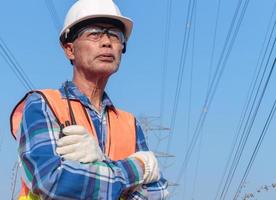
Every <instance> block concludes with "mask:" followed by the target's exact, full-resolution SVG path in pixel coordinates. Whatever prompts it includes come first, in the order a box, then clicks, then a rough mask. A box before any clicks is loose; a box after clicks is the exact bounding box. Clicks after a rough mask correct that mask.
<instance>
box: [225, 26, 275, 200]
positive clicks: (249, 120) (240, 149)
mask: <svg viewBox="0 0 276 200" xmlns="http://www.w3.org/2000/svg"><path fill="white" fill-rule="evenodd" d="M274 27H275V23H274V26H273V30H272V31H274ZM272 33H273V32H272ZM272 33H271V34H272ZM271 36H272V35H271ZM271 36H270V39H269V42H268V46H269V44H270V40H271ZM275 42H276V38H275V39H274V42H273V45H272V47H271V49H270V52H269V55H268V59H267V62H266V64H265V68H264V71H263V73H262V76H261V79H260V81H259V84H258V88H257V90H256V94H255V96H254V98H253V103H252V105H251V108H250V110H249V114H248V117H247V120H246V121H245V125H244V128H243V131H242V134H241V139H240V141H239V144H238V147H237V150H236V153H235V156H234V159H233V161H232V164H231V167H230V170H229V173H228V176H227V178H226V181H225V184H224V187H223V191H222V193H221V198H223V199H224V198H225V196H226V194H227V192H228V189H229V187H230V184H231V182H232V180H233V177H234V174H235V172H236V169H237V166H238V163H239V161H240V158H241V155H242V153H243V150H244V147H245V144H246V142H247V139H248V137H249V134H250V132H251V129H252V126H253V123H254V121H255V118H256V115H257V112H258V110H259V106H260V104H261V102H262V99H263V95H264V92H265V90H266V84H267V82H268V81H269V78H270V73H271V70H272V69H273V68H271V70H270V72H269V76H268V78H267V79H266V83H265V85H264V87H263V89H262V90H261V86H262V83H263V80H264V78H265V74H266V72H267V69H268V64H269V60H270V57H271V55H272V52H273V49H274V46H275ZM268 46H267V47H268ZM265 55H266V53H265ZM265 55H264V56H265ZM262 63H263V62H262ZM259 72H260V71H259ZM258 77H259V73H258V76H257V78H258ZM256 84H257V79H256V80H255V83H254V87H253V89H252V94H253V91H254V89H255V86H256ZM260 91H261V92H260ZM258 96H259V99H258ZM250 99H251V98H250ZM257 99H258V101H257ZM256 102H257V103H256ZM240 130H241V129H240Z"/></svg>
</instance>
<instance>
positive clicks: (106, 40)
mask: <svg viewBox="0 0 276 200" xmlns="http://www.w3.org/2000/svg"><path fill="white" fill-rule="evenodd" d="M101 43H102V46H103V47H111V45H112V43H111V40H110V37H109V36H108V34H107V33H104V34H103V35H102V38H101Z"/></svg>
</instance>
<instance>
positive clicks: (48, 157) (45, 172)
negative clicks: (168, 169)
mask: <svg viewBox="0 0 276 200" xmlns="http://www.w3.org/2000/svg"><path fill="white" fill-rule="evenodd" d="M59 132H60V127H59V125H58V123H57V121H56V118H55V117H54V115H53V113H52V111H51V110H50V108H49V106H48V105H47V104H46V103H45V100H44V99H43V98H42V97H41V95H39V94H38V93H33V94H31V95H29V96H28V98H27V99H26V101H25V108H24V111H23V117H22V121H21V125H20V134H19V136H18V138H17V140H18V142H19V156H20V159H21V163H22V167H23V172H24V174H25V175H24V177H25V178H24V181H25V182H26V183H27V185H28V187H29V188H30V190H31V191H32V192H33V193H35V194H37V195H39V196H40V197H41V198H42V199H66V200H71V199H72V200H73V199H111V200H113V199H114V200H115V199H119V197H120V195H121V193H122V192H123V191H125V190H128V189H129V188H133V187H137V186H139V185H140V184H141V183H142V181H143V171H142V167H141V166H140V164H139V161H137V160H136V159H135V158H133V159H132V158H130V159H125V160H120V161H110V160H108V161H103V162H94V163H92V164H91V163H90V164H81V163H79V162H75V161H69V160H63V159H61V157H60V156H59V155H58V154H57V153H56V150H55V149H56V141H57V139H58V137H59Z"/></svg>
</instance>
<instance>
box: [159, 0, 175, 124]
mask: <svg viewBox="0 0 276 200" xmlns="http://www.w3.org/2000/svg"><path fill="white" fill-rule="evenodd" d="M171 10H172V1H171V0H168V1H167V11H166V13H167V15H166V23H165V39H164V52H163V66H162V80H161V94H160V99H161V100H160V126H162V125H163V117H164V103H165V94H166V93H165V91H166V90H165V86H166V77H167V69H168V54H169V42H170V29H171V15H172V14H171Z"/></svg>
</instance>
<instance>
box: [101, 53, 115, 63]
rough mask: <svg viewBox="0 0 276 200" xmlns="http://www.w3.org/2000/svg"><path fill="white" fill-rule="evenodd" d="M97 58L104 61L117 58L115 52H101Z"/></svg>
mask: <svg viewBox="0 0 276 200" xmlns="http://www.w3.org/2000/svg"><path fill="white" fill-rule="evenodd" d="M97 58H98V59H99V60H100V61H103V62H113V61H114V60H115V57H114V55H113V54H111V53H103V54H100V55H98V56H97Z"/></svg>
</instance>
